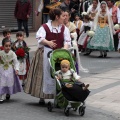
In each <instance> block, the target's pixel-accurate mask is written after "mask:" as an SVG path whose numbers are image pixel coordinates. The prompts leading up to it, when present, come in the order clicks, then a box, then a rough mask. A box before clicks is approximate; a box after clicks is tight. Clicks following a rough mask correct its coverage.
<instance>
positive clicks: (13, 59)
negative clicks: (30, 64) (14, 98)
mask: <svg viewBox="0 0 120 120" xmlns="http://www.w3.org/2000/svg"><path fill="white" fill-rule="evenodd" d="M0 57H1V60H0V95H2V94H15V93H17V92H21V86H20V83H19V79H18V76H17V75H16V74H15V71H14V69H16V70H18V62H17V56H16V55H15V53H14V52H13V51H9V53H5V52H4V51H0ZM13 65H14V66H13ZM13 67H14V68H13Z"/></svg>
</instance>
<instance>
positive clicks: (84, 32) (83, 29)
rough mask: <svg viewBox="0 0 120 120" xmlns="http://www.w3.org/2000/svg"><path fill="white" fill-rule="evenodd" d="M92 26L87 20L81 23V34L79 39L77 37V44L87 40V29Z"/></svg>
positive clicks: (82, 43)
mask: <svg viewBox="0 0 120 120" xmlns="http://www.w3.org/2000/svg"><path fill="white" fill-rule="evenodd" d="M91 27H92V22H90V21H89V22H88V23H85V22H84V23H83V25H82V27H81V30H80V32H82V34H81V35H80V37H79V39H78V44H79V45H82V46H83V45H84V43H85V41H87V40H88V38H89V37H88V35H87V31H89V30H90V29H91Z"/></svg>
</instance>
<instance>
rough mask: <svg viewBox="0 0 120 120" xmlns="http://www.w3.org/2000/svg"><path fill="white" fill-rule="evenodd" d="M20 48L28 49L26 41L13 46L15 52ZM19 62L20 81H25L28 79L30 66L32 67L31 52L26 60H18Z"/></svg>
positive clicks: (16, 42)
mask: <svg viewBox="0 0 120 120" xmlns="http://www.w3.org/2000/svg"><path fill="white" fill-rule="evenodd" d="M20 47H23V48H25V47H27V44H26V42H25V41H24V40H23V41H18V40H16V41H15V43H14V45H13V49H14V51H16V50H17V49H18V48H20ZM18 62H19V72H18V75H19V79H20V80H25V79H26V77H27V72H28V69H29V66H30V61H29V52H27V53H26V58H24V59H23V60H22V61H21V60H19V59H18Z"/></svg>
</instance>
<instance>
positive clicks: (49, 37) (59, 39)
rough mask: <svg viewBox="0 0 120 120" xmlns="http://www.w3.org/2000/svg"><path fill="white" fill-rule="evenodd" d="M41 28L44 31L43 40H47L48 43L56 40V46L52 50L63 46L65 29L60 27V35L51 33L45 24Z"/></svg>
mask: <svg viewBox="0 0 120 120" xmlns="http://www.w3.org/2000/svg"><path fill="white" fill-rule="evenodd" d="M43 27H44V29H45V31H46V38H45V39H47V40H48V41H51V40H56V41H55V43H56V44H57V46H56V48H54V49H58V48H62V47H63V46H64V29H65V27H64V25H62V27H61V32H60V33H53V32H51V31H50V29H49V27H48V26H47V24H43ZM47 47H49V46H47Z"/></svg>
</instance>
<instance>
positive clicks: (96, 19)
mask: <svg viewBox="0 0 120 120" xmlns="http://www.w3.org/2000/svg"><path fill="white" fill-rule="evenodd" d="M101 4H105V5H106V15H107V17H108V25H109V28H110V35H111V38H112V40H113V33H114V29H113V21H112V19H111V14H110V12H109V10H108V6H107V3H106V2H105V1H102V2H101V3H100V6H99V8H98V12H97V14H96V16H95V19H94V27H93V30H94V31H95V30H96V28H97V23H98V16H99V15H100V12H101ZM112 44H113V43H112Z"/></svg>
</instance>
